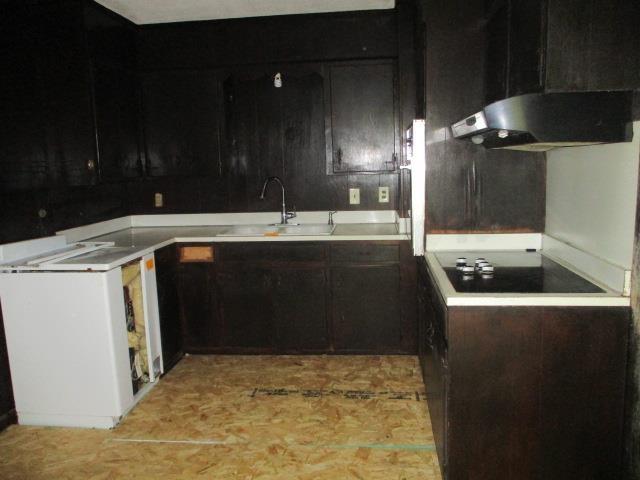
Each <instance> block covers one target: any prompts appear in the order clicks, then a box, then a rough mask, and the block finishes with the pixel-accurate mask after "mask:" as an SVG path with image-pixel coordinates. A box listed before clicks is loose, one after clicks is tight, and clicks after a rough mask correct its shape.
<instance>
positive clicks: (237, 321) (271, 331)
mask: <svg viewBox="0 0 640 480" xmlns="http://www.w3.org/2000/svg"><path fill="white" fill-rule="evenodd" d="M404 243H406V244H407V245H406V246H405V245H404ZM208 245H210V247H211V248H213V249H214V254H213V261H211V260H203V261H201V262H198V261H195V262H194V261H193V260H192V259H189V260H188V261H184V262H181V263H180V265H179V267H178V270H179V282H178V283H179V290H180V303H181V307H180V310H181V315H182V334H183V338H184V351H185V352H186V353H292V354H295V353H373V354H383V353H408V354H410V353H415V316H414V315H415V308H406V306H405V305H401V303H402V302H405V301H407V298H408V299H409V300H408V302H409V304H410V305H413V303H412V301H411V299H412V298H415V296H414V295H415V293H414V289H415V283H416V282H415V277H413V278H412V277H411V276H412V275H414V274H415V269H414V268H405V265H406V264H408V265H415V262H414V261H413V257H411V255H410V252H409V249H408V242H377V243H372V242H349V243H346V242H345V243H341V242H321V243H320V242H316V243H314V242H290V243H289V242H287V243H284V242H253V243H252V242H246V243H244V242H243V243H217V244H208ZM185 247H189V245H179V246H178V249H181V248H185ZM407 285H408V286H407Z"/></svg>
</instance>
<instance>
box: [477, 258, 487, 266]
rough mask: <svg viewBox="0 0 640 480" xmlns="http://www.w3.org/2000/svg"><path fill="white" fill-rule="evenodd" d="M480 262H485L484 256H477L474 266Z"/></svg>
mask: <svg viewBox="0 0 640 480" xmlns="http://www.w3.org/2000/svg"><path fill="white" fill-rule="evenodd" d="M482 262H486V260H485V258H484V257H478V258H476V267H477V266H478V264H479V263H482Z"/></svg>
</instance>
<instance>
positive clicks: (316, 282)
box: [272, 267, 329, 353]
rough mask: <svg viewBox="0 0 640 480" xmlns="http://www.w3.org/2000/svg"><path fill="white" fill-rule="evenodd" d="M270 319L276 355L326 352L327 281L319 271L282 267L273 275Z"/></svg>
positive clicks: (318, 269) (320, 269) (322, 272)
mask: <svg viewBox="0 0 640 480" xmlns="http://www.w3.org/2000/svg"><path fill="white" fill-rule="evenodd" d="M272 292H273V296H274V297H273V315H274V322H275V333H276V344H277V347H278V350H279V351H283V352H288V353H295V352H309V353H311V352H314V351H317V352H325V351H327V349H328V348H329V335H328V334H329V331H328V323H327V321H328V315H327V294H328V292H327V279H326V274H325V270H324V269H323V268H318V267H306V268H302V267H297V268H296V267H285V268H283V269H280V270H278V271H277V272H276V274H275V285H274V286H273V291H272Z"/></svg>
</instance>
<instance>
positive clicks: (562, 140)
mask: <svg viewBox="0 0 640 480" xmlns="http://www.w3.org/2000/svg"><path fill="white" fill-rule="evenodd" d="M632 95H633V94H632V92H630V91H615V92H571V93H532V94H526V95H519V96H515V97H511V98H507V99H505V100H500V101H497V102H495V103H492V104H491V105H488V106H486V107H485V108H484V109H483V110H481V111H480V112H478V113H476V114H474V115H471V116H469V117H467V118H465V119H463V120H460V121H459V122H457V123H455V124H453V125H452V126H451V129H452V131H453V136H454V137H455V138H469V139H471V141H473V142H474V143H476V144H479V145H483V146H484V147H486V148H506V149H511V150H526V151H537V152H544V151H546V150H550V149H552V148H555V147H574V146H579V145H595V144H599V143H616V142H629V141H631V139H632V137H633V131H632V128H631V105H632V98H633V97H632Z"/></svg>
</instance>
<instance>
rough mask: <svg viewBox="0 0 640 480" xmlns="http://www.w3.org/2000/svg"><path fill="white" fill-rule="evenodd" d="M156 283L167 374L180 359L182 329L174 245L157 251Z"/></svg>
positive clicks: (163, 355) (181, 352)
mask: <svg viewBox="0 0 640 480" xmlns="http://www.w3.org/2000/svg"><path fill="white" fill-rule="evenodd" d="M154 256H155V261H156V281H157V284H158V308H159V310H160V333H161V338H162V358H163V361H164V371H165V372H168V371H169V370H171V368H173V366H174V365H175V364H176V363H177V362H178V360H180V358H182V355H183V349H182V327H181V325H180V299H179V297H178V263H177V259H178V257H177V252H176V246H175V245H169V246H168V247H164V248H161V249H160V250H157V251H156V252H155V254H154Z"/></svg>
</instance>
